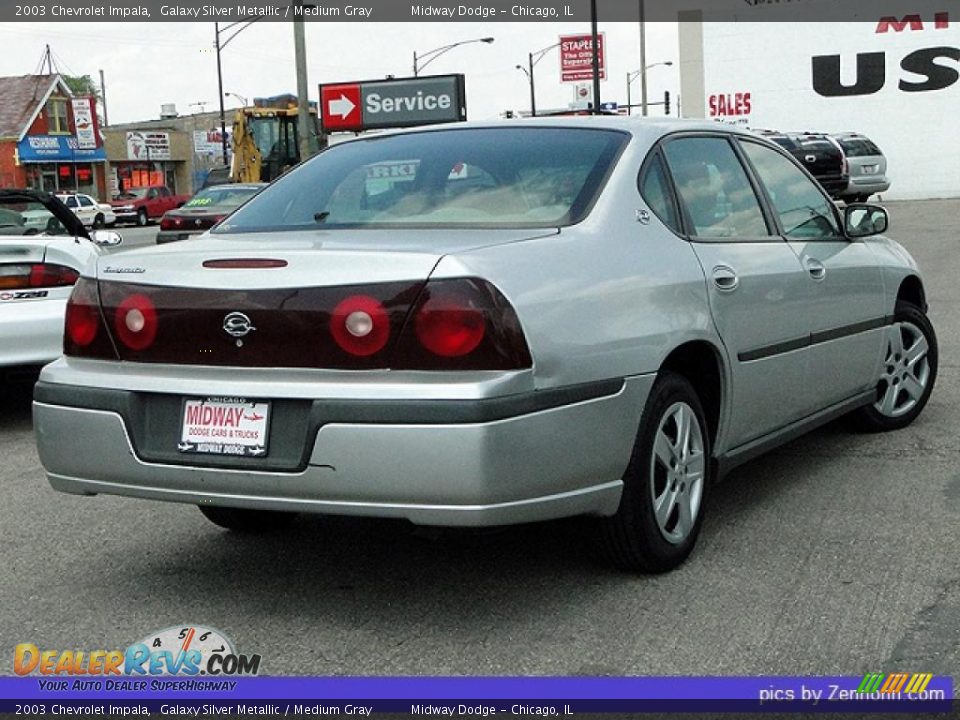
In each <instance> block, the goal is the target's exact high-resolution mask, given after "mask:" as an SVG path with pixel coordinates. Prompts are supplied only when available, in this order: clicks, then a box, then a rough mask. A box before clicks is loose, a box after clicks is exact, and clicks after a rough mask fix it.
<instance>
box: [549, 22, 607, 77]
mask: <svg viewBox="0 0 960 720" xmlns="http://www.w3.org/2000/svg"><path fill="white" fill-rule="evenodd" d="M606 46H607V42H606V37H605V35H604V33H599V34H598V35H597V56H598V57H597V59H598V60H599V62H600V79H601V80H606V79H607V71H606V67H605V63H604V56H605V49H606ZM592 79H593V35H561V36H560V82H580V81H581V80H592Z"/></svg>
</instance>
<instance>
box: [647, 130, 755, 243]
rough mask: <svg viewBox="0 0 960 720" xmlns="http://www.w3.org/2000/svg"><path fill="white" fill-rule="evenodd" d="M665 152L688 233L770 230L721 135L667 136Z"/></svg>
mask: <svg viewBox="0 0 960 720" xmlns="http://www.w3.org/2000/svg"><path fill="white" fill-rule="evenodd" d="M664 154H665V155H666V159H667V165H668V166H669V167H670V173H671V174H672V175H673V181H674V184H675V185H676V187H677V193H678V194H679V195H680V200H681V202H682V204H683V207H684V209H685V211H686V215H687V220H688V223H689V225H690V228H689V230H690V234H691V235H693V236H695V237H697V238H701V239H708V240H709V239H717V240H727V239H751V238H753V239H756V238H762V237H768V236H769V231H768V229H767V224H766V221H765V220H764V218H763V211H762V210H761V209H760V202H759V201H758V200H757V196H756V193H754V191H753V187H752V186H751V185H750V181H749V180H748V179H747V174H746V172H745V171H744V169H743V166H742V165H741V164H740V160H739V159H738V158H737V156H736V154H735V153H734V151H733V148H732V147H731V146H730V143H729V142H728V141H727V140H726V139H725V138H719V137H690V138H680V139H677V140H672V141H670V142H668V143H666V144H665V145H664Z"/></svg>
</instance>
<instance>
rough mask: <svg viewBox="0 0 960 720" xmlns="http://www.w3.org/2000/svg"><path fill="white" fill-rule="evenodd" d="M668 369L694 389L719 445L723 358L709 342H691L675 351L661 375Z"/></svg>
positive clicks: (669, 357)
mask: <svg viewBox="0 0 960 720" xmlns="http://www.w3.org/2000/svg"><path fill="white" fill-rule="evenodd" d="M665 370H669V371H671V372H675V373H677V374H679V375H682V376H683V377H685V378H686V379H687V380H688V381H689V382H690V384H691V385H693V388H694V390H696V392H697V397H699V398H700V403H701V404H702V405H703V411H704V414H705V415H706V416H707V426H708V430H709V432H710V439H711V440H712V441H713V444H714V446H715V445H716V440H717V437H718V436H719V430H720V422H721V418H722V416H723V412H722V411H723V400H724V387H725V385H726V383H725V374H724V366H723V355H722V354H721V352H720V350H719V348H717V347H716V346H715V345H713V344H712V343H710V342H708V341H706V340H692V341H689V342H686V343H684V344H683V345H679V346H678V347H676V348H674V349H673V350H672V351H671V352H670V354H669V355H667V357H666V358H665V359H664V361H663V363H662V364H661V366H660V372H663V371H665Z"/></svg>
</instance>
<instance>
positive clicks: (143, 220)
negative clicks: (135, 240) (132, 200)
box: [137, 210, 150, 227]
mask: <svg viewBox="0 0 960 720" xmlns="http://www.w3.org/2000/svg"><path fill="white" fill-rule="evenodd" d="M149 222H150V218H148V217H147V211H146V210H138V211H137V225H139V226H140V227H146V226H147V223H149Z"/></svg>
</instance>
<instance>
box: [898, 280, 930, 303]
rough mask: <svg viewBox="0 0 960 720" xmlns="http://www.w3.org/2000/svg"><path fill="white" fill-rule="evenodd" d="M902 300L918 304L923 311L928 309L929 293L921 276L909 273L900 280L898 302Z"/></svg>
mask: <svg viewBox="0 0 960 720" xmlns="http://www.w3.org/2000/svg"><path fill="white" fill-rule="evenodd" d="M900 301H905V302H908V303H910V304H911V305H916V306H917V307H918V308H920V309H921V310H922V311H923V312H926V311H927V294H926V291H925V290H924V289H923V282H922V281H921V280H920V278H919V277H917V276H916V275H907V276H906V277H905V278H904V279H903V280H901V281H900V287H899V288H898V289H897V302H900Z"/></svg>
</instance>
